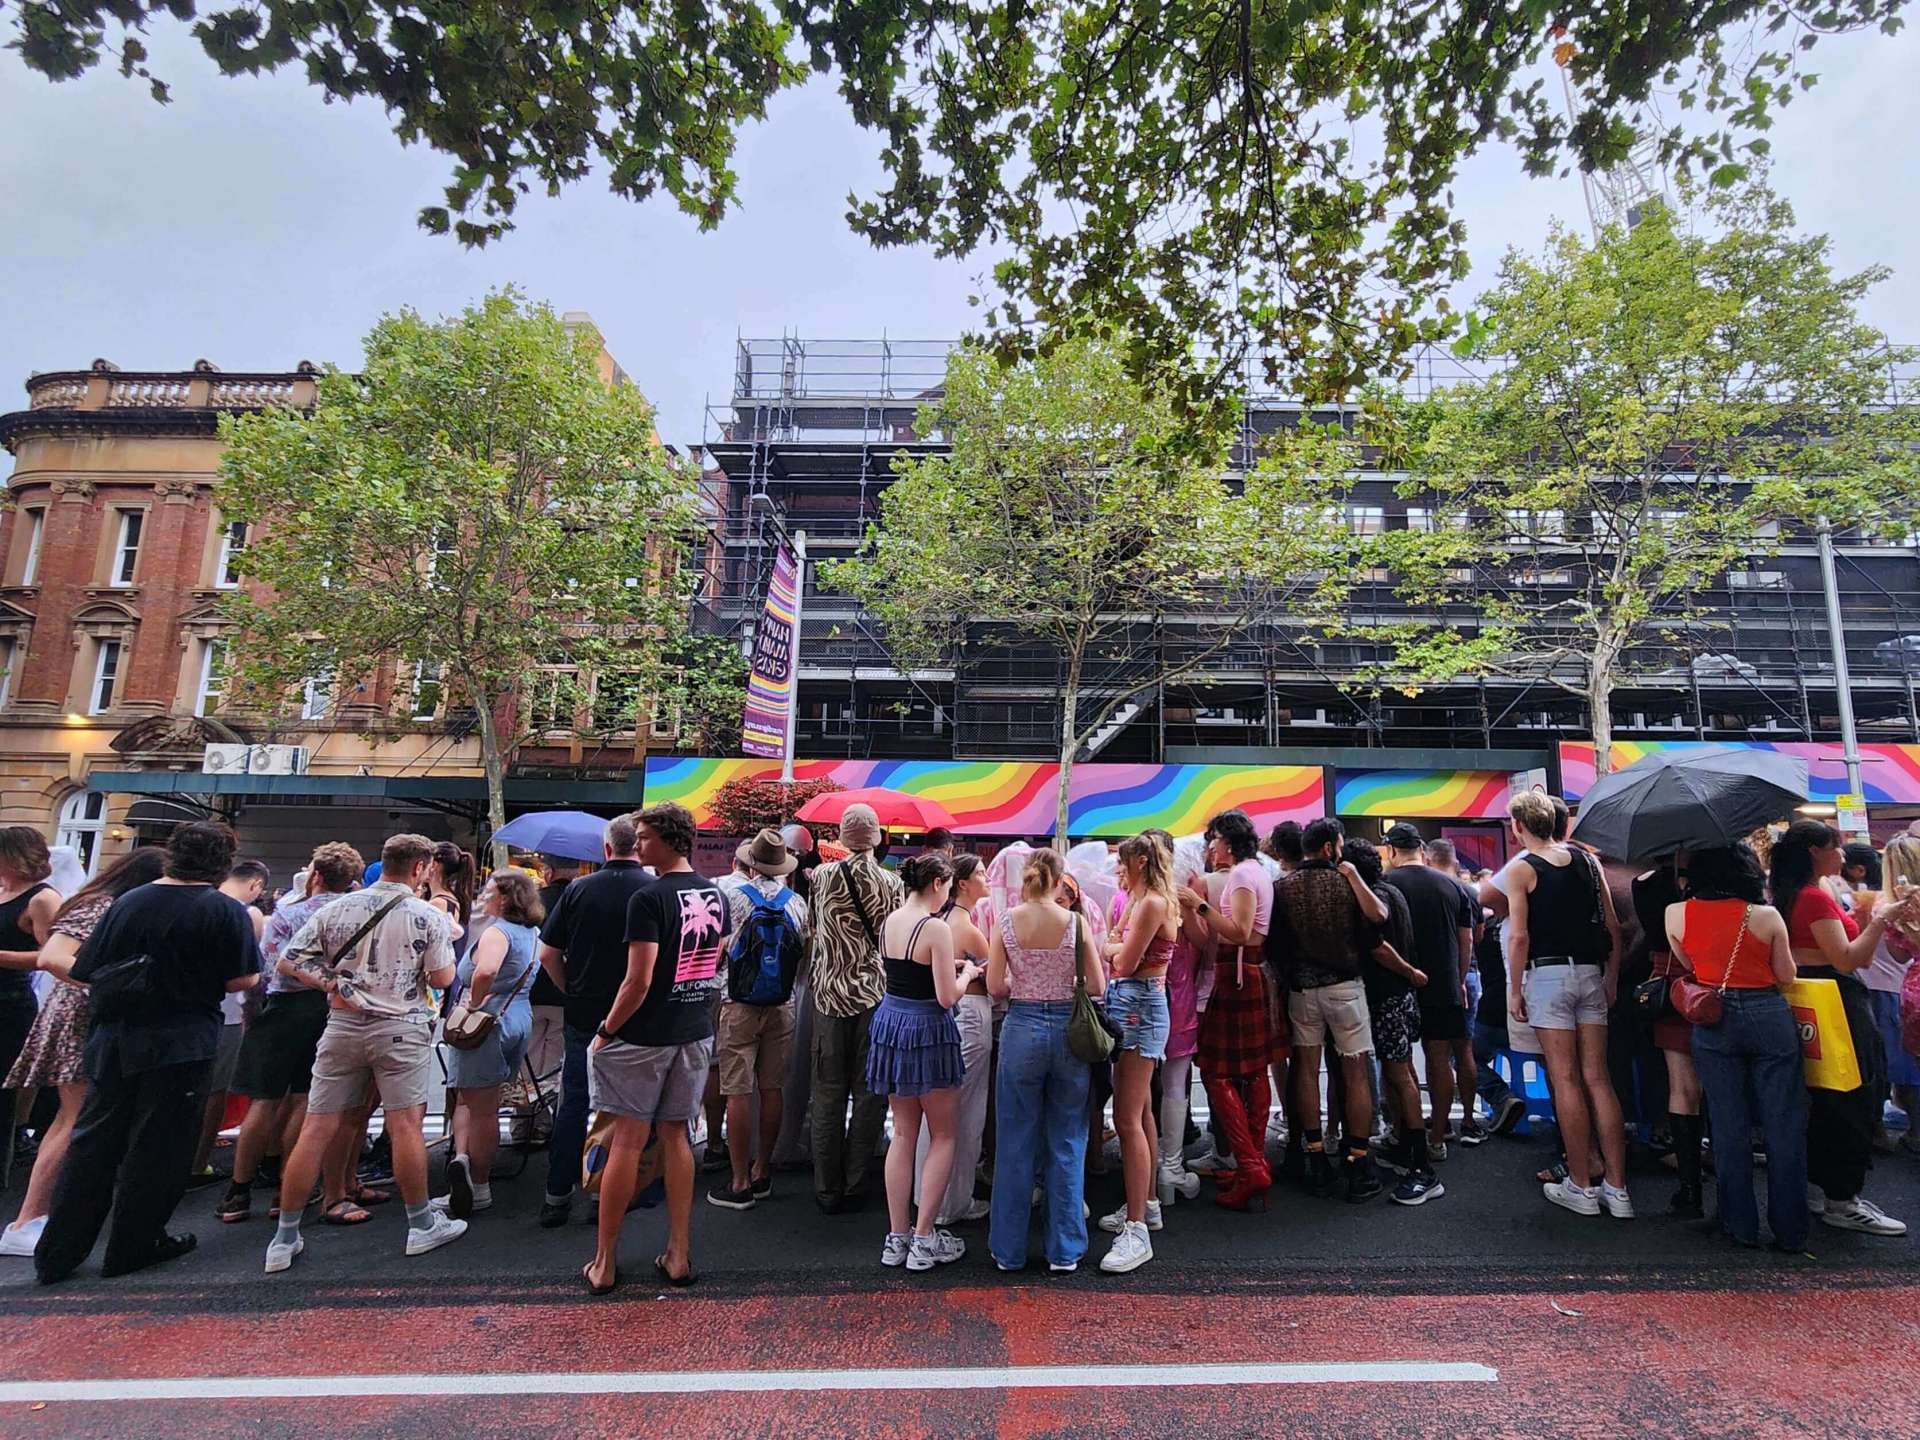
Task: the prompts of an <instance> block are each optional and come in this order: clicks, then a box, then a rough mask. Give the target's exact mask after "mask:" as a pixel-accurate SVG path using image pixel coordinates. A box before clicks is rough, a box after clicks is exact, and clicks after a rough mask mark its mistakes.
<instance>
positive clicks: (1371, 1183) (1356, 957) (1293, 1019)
mask: <svg viewBox="0 0 1920 1440" xmlns="http://www.w3.org/2000/svg"><path fill="white" fill-rule="evenodd" d="M1345 839H1346V836H1345V833H1344V831H1343V829H1342V827H1341V825H1340V822H1339V821H1338V820H1335V819H1332V818H1322V819H1319V820H1315V821H1313V822H1312V823H1310V824H1309V825H1308V826H1307V827H1306V829H1305V831H1304V832H1303V833H1302V835H1301V839H1300V844H1301V848H1302V850H1303V852H1304V854H1305V857H1306V858H1305V859H1304V860H1303V861H1302V862H1301V865H1300V868H1299V869H1297V870H1295V871H1293V872H1292V873H1291V874H1289V875H1283V876H1281V877H1280V880H1279V882H1278V883H1277V884H1275V886H1274V887H1273V893H1274V900H1273V928H1272V930H1271V931H1270V932H1269V936H1268V940H1267V956H1268V963H1269V964H1271V965H1272V966H1273V968H1274V970H1275V972H1276V973H1278V974H1282V975H1285V976H1286V977H1287V989H1288V994H1287V1014H1288V1020H1289V1024H1290V1025H1291V1027H1292V1032H1293V1075H1294V1093H1293V1104H1294V1125H1295V1128H1296V1129H1297V1130H1298V1131H1299V1132H1300V1134H1301V1138H1302V1143H1303V1151H1302V1169H1301V1171H1300V1172H1299V1173H1300V1177H1301V1178H1302V1179H1303V1180H1304V1181H1305V1182H1306V1184H1307V1185H1308V1187H1309V1188H1311V1189H1312V1190H1314V1191H1315V1192H1316V1193H1319V1194H1327V1193H1329V1192H1331V1191H1332V1190H1333V1188H1334V1186H1335V1184H1336V1183H1337V1182H1336V1179H1335V1175H1334V1171H1333V1165H1332V1162H1331V1160H1329V1158H1328V1156H1327V1151H1326V1137H1325V1135H1324V1133H1323V1132H1322V1130H1321V1128H1320V1057H1321V1053H1322V1051H1323V1049H1324V1048H1325V1046H1326V1044H1327V1042H1328V1040H1329V1039H1331V1040H1332V1042H1333V1048H1334V1052H1335V1054H1337V1055H1338V1056H1339V1057H1340V1058H1339V1072H1340V1075H1341V1077H1342V1081H1343V1090H1344V1100H1345V1103H1344V1110H1345V1116H1344V1118H1345V1125H1346V1149H1347V1154H1346V1160H1345V1162H1344V1168H1345V1179H1346V1191H1347V1200H1348V1202H1349V1203H1350V1204H1355V1205H1358V1204H1363V1203H1365V1202H1366V1201H1368V1200H1371V1199H1372V1198H1373V1197H1374V1196H1376V1195H1378V1194H1379V1193H1380V1192H1381V1191H1382V1190H1383V1189H1385V1188H1386V1187H1385V1185H1384V1183H1383V1182H1382V1181H1381V1179H1380V1176H1379V1174H1378V1172H1377V1171H1376V1169H1375V1167H1374V1164H1373V1156H1372V1144H1371V1136H1372V1131H1373V1098H1372V1096H1373V1091H1372V1083H1371V1079H1370V1077H1369V1075H1368V1073H1367V1072H1368V1069H1369V1064H1368V1059H1367V1057H1368V1055H1369V1054H1370V1053H1371V1052H1372V1050H1373V1027H1372V1022H1371V1019H1370V1017H1369V1016H1368V1013H1367V996H1366V986H1365V982H1364V980H1363V978H1362V977H1363V976H1364V974H1365V962H1366V957H1367V955H1368V954H1370V953H1371V951H1372V950H1373V948H1374V946H1375V944H1376V943H1377V937H1376V935H1375V932H1374V927H1376V926H1380V925H1384V924H1386V923H1387V921H1388V918H1389V911H1388V909H1387V906H1386V903H1385V902H1384V901H1383V900H1381V898H1380V897H1379V896H1378V895H1376V894H1374V892H1373V890H1372V889H1371V888H1370V887H1369V886H1368V885H1367V884H1366V883H1365V882H1364V881H1363V880H1362V879H1361V878H1360V872H1359V871H1358V870H1356V869H1355V868H1354V867H1353V864H1352V863H1351V862H1350V861H1347V860H1344V859H1341V858H1340V848H1341V846H1342V844H1343V843H1344V842H1345ZM1208 1093H1209V1094H1211V1093H1212V1092H1211V1091H1209V1092H1208Z"/></svg>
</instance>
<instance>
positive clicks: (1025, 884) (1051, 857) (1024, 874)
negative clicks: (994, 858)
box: [1020, 850, 1067, 900]
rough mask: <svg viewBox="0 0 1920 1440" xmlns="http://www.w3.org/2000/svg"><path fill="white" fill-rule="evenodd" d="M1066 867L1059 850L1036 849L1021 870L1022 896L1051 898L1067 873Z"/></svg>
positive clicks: (1024, 897)
mask: <svg viewBox="0 0 1920 1440" xmlns="http://www.w3.org/2000/svg"><path fill="white" fill-rule="evenodd" d="M1066 869H1067V867H1066V865H1065V863H1064V862H1063V861H1062V860H1061V859H1060V853H1059V851H1057V850H1036V851H1034V852H1033V853H1032V854H1031V855H1029V856H1027V863H1026V867H1025V868H1024V869H1023V870H1021V872H1020V898H1021V899H1022V900H1051V899H1052V898H1053V892H1054V891H1055V890H1057V889H1059V888H1060V877H1061V876H1062V875H1064V874H1066Z"/></svg>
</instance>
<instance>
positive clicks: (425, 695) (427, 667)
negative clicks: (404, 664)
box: [409, 660, 444, 720]
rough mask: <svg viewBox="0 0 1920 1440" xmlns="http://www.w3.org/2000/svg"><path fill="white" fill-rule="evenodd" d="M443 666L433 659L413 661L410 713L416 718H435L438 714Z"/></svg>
mask: <svg viewBox="0 0 1920 1440" xmlns="http://www.w3.org/2000/svg"><path fill="white" fill-rule="evenodd" d="M442 670H443V667H442V666H441V665H440V663H439V662H438V661H435V660H416V661H414V662H413V688H412V690H411V691H410V692H409V693H410V694H411V696H412V702H411V712H410V713H411V714H412V716H413V718H414V719H416V720H433V719H437V718H438V717H439V714H440V695H441V691H442V689H443V688H444V687H443V686H442V683H441V675H442Z"/></svg>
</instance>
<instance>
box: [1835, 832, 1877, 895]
mask: <svg viewBox="0 0 1920 1440" xmlns="http://www.w3.org/2000/svg"><path fill="white" fill-rule="evenodd" d="M1841 855H1842V857H1843V858H1842V863H1841V866H1840V878H1841V880H1843V881H1845V882H1846V885H1847V888H1848V889H1849V890H1856V891H1857V890H1878V889H1879V888H1880V876H1881V873H1882V871H1881V865H1880V852H1879V851H1878V850H1875V849H1874V848H1873V846H1871V845H1869V844H1867V843H1866V842H1865V841H1864V840H1855V841H1852V842H1850V843H1849V844H1847V845H1846V846H1845V847H1844V848H1843V849H1842V851H1841Z"/></svg>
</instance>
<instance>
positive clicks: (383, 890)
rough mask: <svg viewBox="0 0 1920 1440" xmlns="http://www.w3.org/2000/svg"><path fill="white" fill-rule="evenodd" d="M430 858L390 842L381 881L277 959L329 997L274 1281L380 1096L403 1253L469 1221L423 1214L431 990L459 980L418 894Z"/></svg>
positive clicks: (443, 933)
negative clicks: (341, 1150) (331, 1155)
mask: <svg viewBox="0 0 1920 1440" xmlns="http://www.w3.org/2000/svg"><path fill="white" fill-rule="evenodd" d="M432 858H433V842H432V841H431V840H429V839H427V838H426V837H425V836H424V835H395V836H393V837H392V838H391V839H390V840H388V841H387V843H386V845H385V847H384V848H383V849H382V850H381V852H380V880H379V881H378V882H377V883H376V884H374V885H371V886H369V887H367V888H366V889H365V890H359V891H355V892H354V893H353V894H351V895H343V896H341V897H340V899H338V900H336V901H334V902H333V903H332V904H331V905H328V906H327V907H326V908H324V909H322V910H317V911H315V912H314V914H313V916H312V917H311V918H310V919H309V920H308V921H307V922H306V924H305V925H303V926H301V927H300V932H299V934H297V935H295V936H294V937H293V939H292V940H290V941H289V942H288V943H287V947H286V949H284V950H282V951H281V952H280V961H279V966H280V972H281V973H282V974H283V975H286V976H289V977H290V978H292V979H295V980H298V981H300V982H301V983H303V984H306V985H311V986H313V987H314V988H315V989H319V990H325V991H326V992H327V993H328V996H329V1006H330V1008H329V1011H328V1014H327V1028H326V1031H325V1033H324V1034H322V1035H321V1037H320V1046H319V1049H318V1051H317V1052H316V1053H315V1055H314V1061H313V1085H312V1088H311V1090H310V1091H309V1092H308V1095H307V1120H306V1124H305V1125H303V1126H302V1127H301V1130H300V1140H299V1143H298V1144H296V1145H295V1146H294V1149H293V1154H292V1155H290V1156H289V1157H288V1158H287V1162H286V1166H285V1170H284V1174H283V1177H282V1180H281V1183H280V1228H279V1229H278V1231H276V1232H275V1234H274V1237H273V1239H272V1241H271V1242H270V1243H269V1244H268V1246H267V1267H266V1268H267V1273H268V1274H273V1273H274V1272H276V1271H279V1270H285V1269H287V1268H288V1267H289V1266H291V1265H292V1264H293V1261H294V1257H295V1256H297V1255H299V1254H300V1252H301V1251H302V1250H304V1249H305V1248H306V1243H305V1241H304V1240H302V1239H301V1236H300V1219H301V1215H302V1213H303V1212H304V1210H305V1208H306V1204H307V1197H308V1195H309V1194H311V1193H312V1190H313V1182H314V1180H315V1178H316V1177H317V1176H318V1175H319V1173H320V1164H321V1160H322V1158H323V1157H324V1156H325V1155H327V1153H328V1152H329V1150H330V1149H331V1147H332V1146H333V1144H334V1142H335V1139H336V1137H337V1135H338V1134H339V1131H340V1128H341V1126H342V1125H343V1124H346V1123H348V1122H349V1121H352V1122H354V1123H357V1122H358V1119H359V1116H360V1113H361V1108H362V1107H363V1106H364V1105H365V1104H366V1103H367V1101H368V1099H369V1098H370V1095H371V1092H372V1090H373V1089H374V1087H377V1088H378V1092H379V1097H380V1102H381V1105H382V1106H383V1107H384V1109H385V1111H386V1127H387V1133H388V1134H389V1135H390V1136H392V1137H393V1174H394V1179H395V1181H397V1182H398V1184H399V1187H400V1195H401V1198H402V1199H403V1200H405V1202H406V1206H407V1244H406V1251H407V1254H409V1255H424V1254H426V1253H427V1252H428V1251H429V1250H437V1249H439V1248H440V1246H442V1245H445V1244H447V1243H448V1242H450V1241H453V1240H458V1239H459V1238H460V1237H461V1236H462V1235H463V1234H465V1233H466V1229H467V1224H466V1221H464V1220H455V1219H453V1218H451V1217H450V1216H448V1215H446V1214H445V1213H443V1212H441V1211H438V1210H434V1209H432V1208H430V1207H429V1206H428V1204H427V1146H426V1137H425V1136H424V1135H423V1134H422V1133H421V1122H422V1121H423V1120H424V1119H425V1117H426V1111H427V1097H428V1093H429V1090H430V1088H431V1083H432V1074H433V1018H434V1007H433V994H432V990H433V989H445V988H446V987H447V986H448V985H450V984H452V983H453V974H454V959H453V944H452V938H451V937H452V931H451V929H450V925H449V921H448V920H447V917H446V915H445V913H444V912H442V911H441V910H439V909H437V908H435V907H434V906H432V905H429V904H428V903H427V902H426V901H424V900H421V899H419V898H417V896H416V893H415V892H416V890H417V888H418V886H419V884H420V882H421V881H422V880H423V879H425V877H426V873H427V867H428V865H429V864H430V863H431V861H432Z"/></svg>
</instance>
